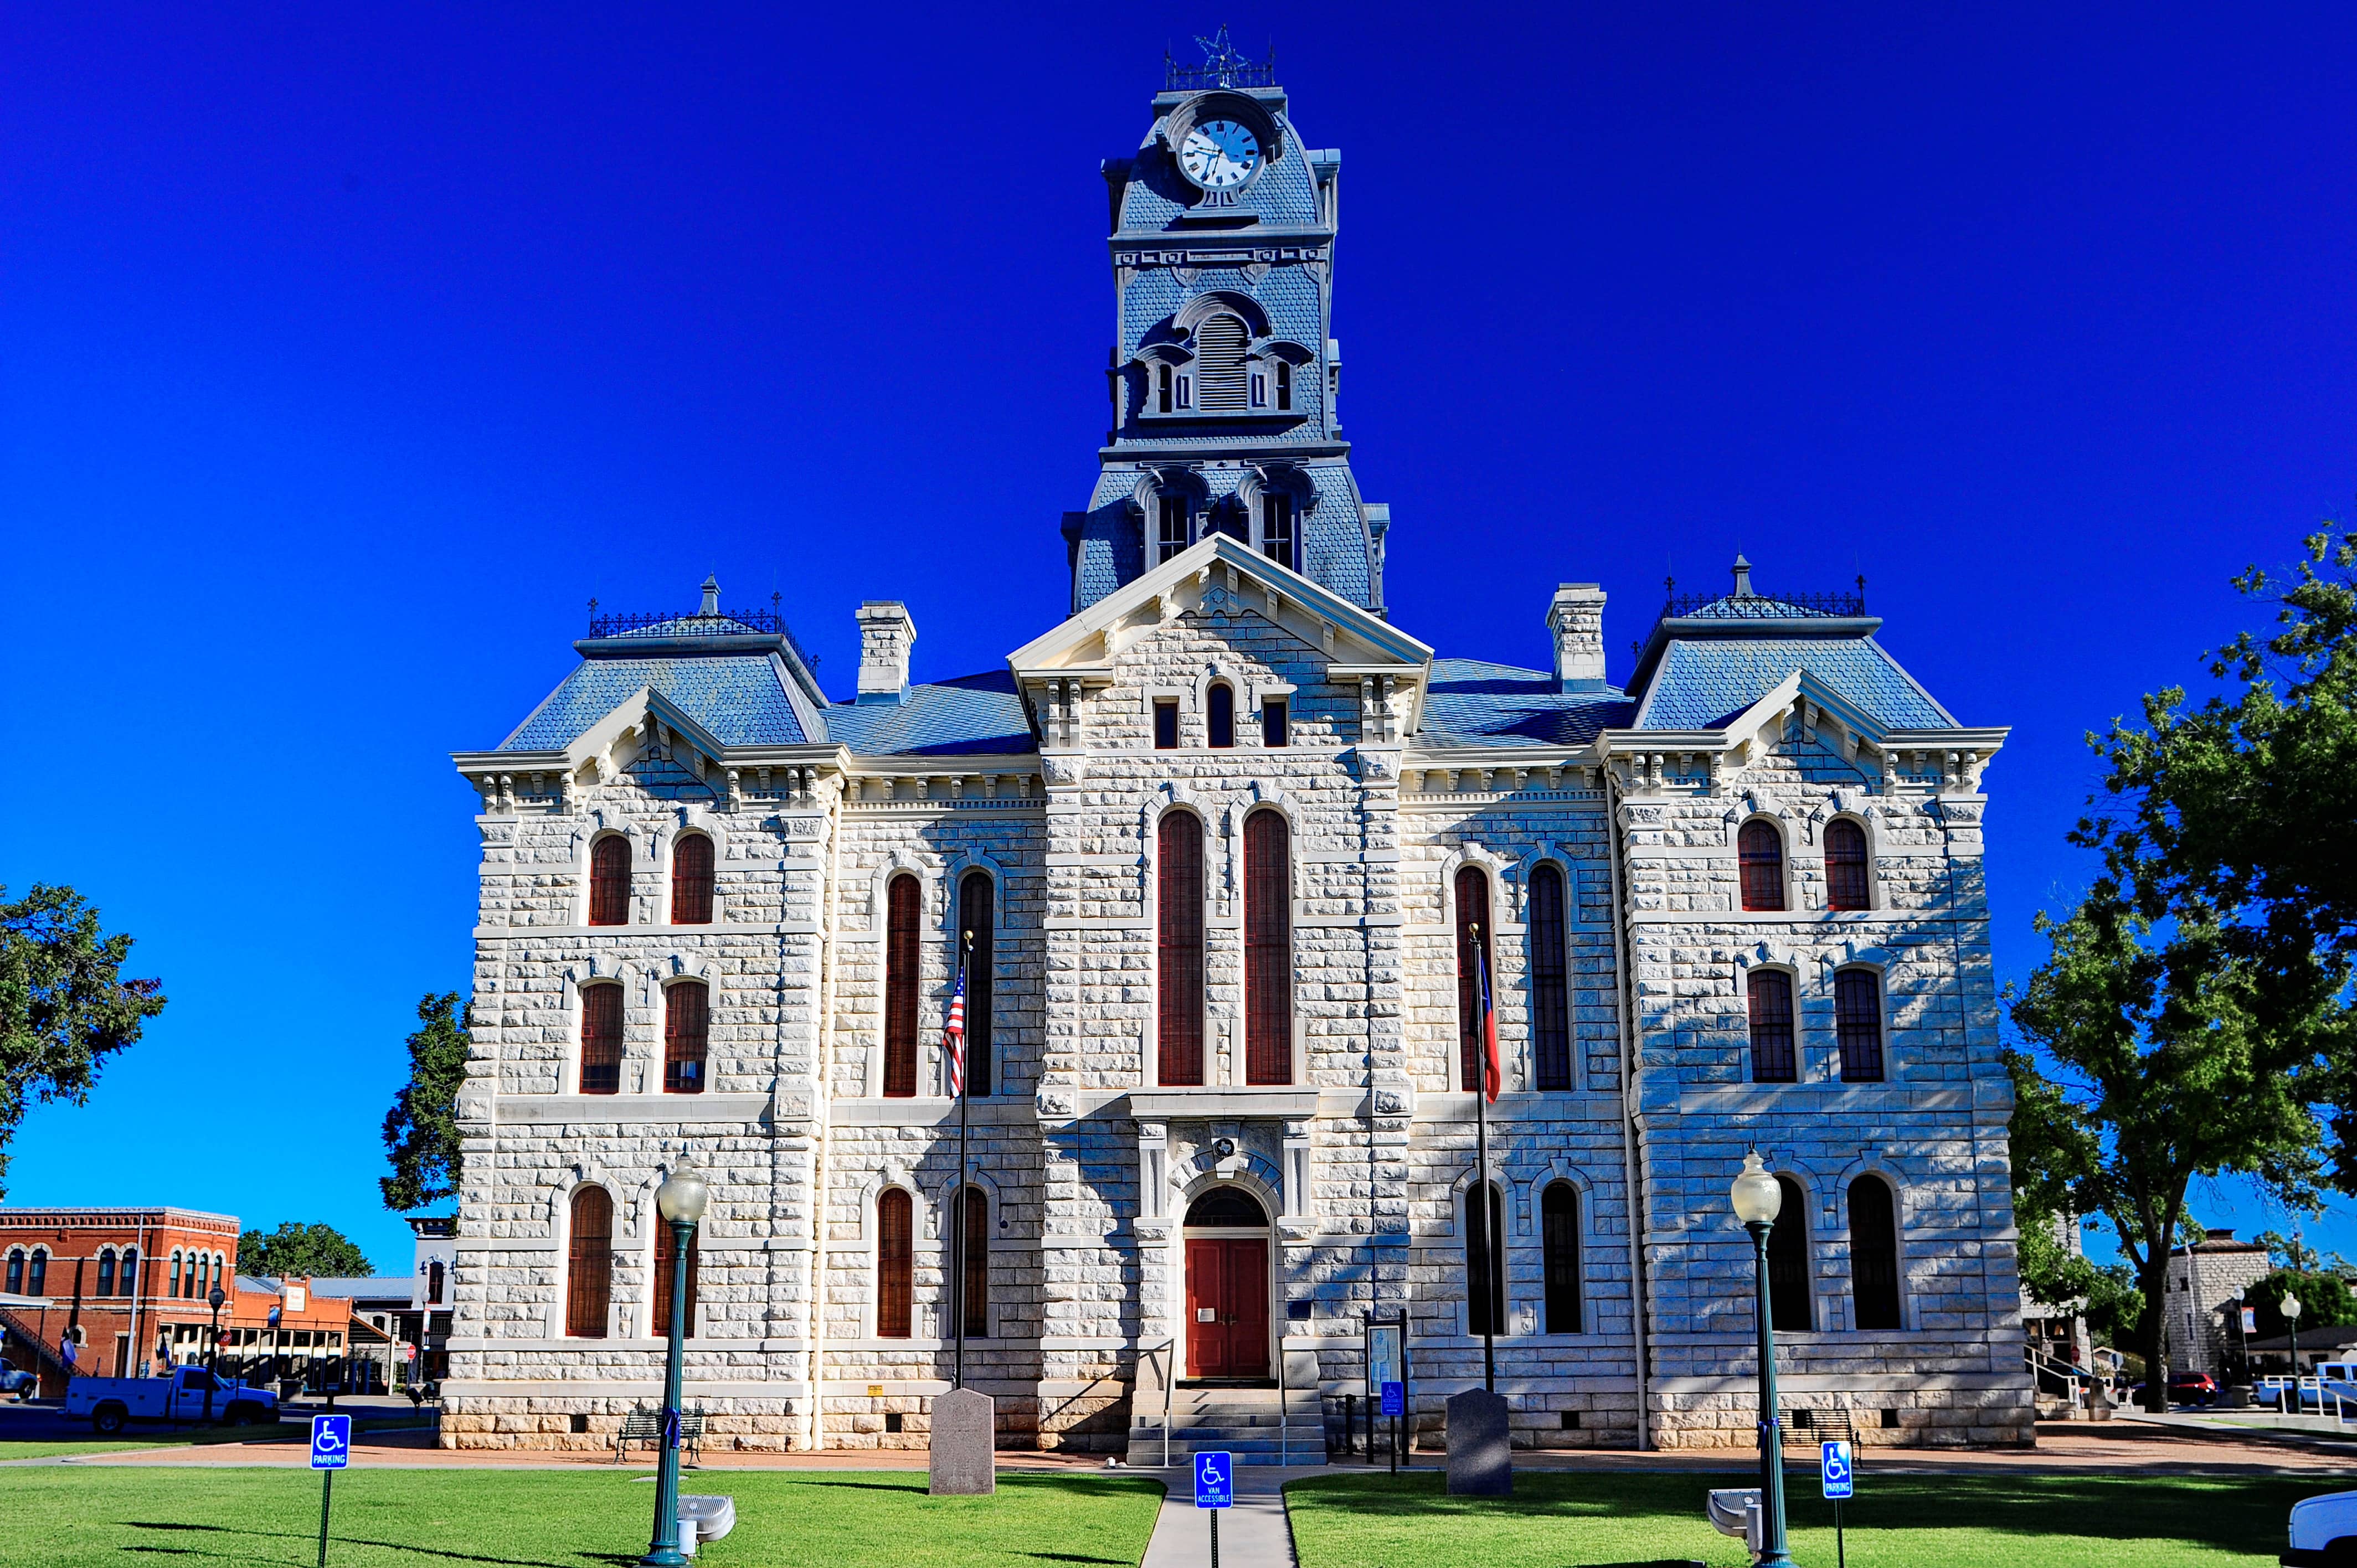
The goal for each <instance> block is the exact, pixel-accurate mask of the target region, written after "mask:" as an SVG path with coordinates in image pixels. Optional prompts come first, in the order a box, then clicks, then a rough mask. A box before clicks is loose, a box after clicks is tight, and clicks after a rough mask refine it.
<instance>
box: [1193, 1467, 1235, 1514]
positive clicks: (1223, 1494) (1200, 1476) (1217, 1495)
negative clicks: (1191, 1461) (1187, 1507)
mask: <svg viewBox="0 0 2357 1568" xmlns="http://www.w3.org/2000/svg"><path fill="white" fill-rule="evenodd" d="M1234 1476H1235V1456H1234V1455H1232V1454H1198V1455H1195V1506H1196V1507H1197V1508H1199V1509H1223V1508H1226V1507H1227V1506H1228V1503H1229V1500H1230V1499H1231V1498H1233V1497H1234V1496H1235V1487H1233V1485H1232V1480H1233V1478H1234Z"/></svg>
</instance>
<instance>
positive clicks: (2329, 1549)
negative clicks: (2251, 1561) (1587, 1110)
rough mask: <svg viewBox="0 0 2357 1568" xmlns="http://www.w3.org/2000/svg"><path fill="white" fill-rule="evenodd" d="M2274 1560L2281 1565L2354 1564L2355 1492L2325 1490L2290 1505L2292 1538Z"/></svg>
mask: <svg viewBox="0 0 2357 1568" xmlns="http://www.w3.org/2000/svg"><path fill="white" fill-rule="evenodd" d="M2276 1561H2277V1562H2278V1563H2282V1564H2283V1565H2284V1568H2352V1565H2357V1492H2327V1493H2326V1494H2324V1496H2322V1497H2319V1498H2300V1499H2299V1501H2298V1502H2296V1503H2294V1504H2292V1505H2291V1539H2290V1541H2289V1542H2288V1543H2287V1545H2286V1546H2285V1548H2284V1552H2283V1555H2282V1556H2281V1557H2279V1558H2277V1559H2276Z"/></svg>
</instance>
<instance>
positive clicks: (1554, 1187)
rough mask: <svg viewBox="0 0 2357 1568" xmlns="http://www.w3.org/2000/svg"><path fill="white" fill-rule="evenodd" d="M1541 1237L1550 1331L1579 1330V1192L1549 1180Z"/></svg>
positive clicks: (1542, 1205)
mask: <svg viewBox="0 0 2357 1568" xmlns="http://www.w3.org/2000/svg"><path fill="white" fill-rule="evenodd" d="M1539 1241H1540V1244H1541V1247H1542V1249H1543V1251H1544V1253H1545V1257H1546V1331H1547V1332H1548V1333H1549V1334H1577V1333H1578V1332H1579V1192H1578V1189H1577V1188H1576V1187H1573V1186H1572V1185H1571V1183H1569V1182H1567V1181H1559V1182H1554V1183H1551V1184H1549V1186H1548V1187H1547V1189H1546V1192H1545V1193H1544V1195H1543V1196H1542V1197H1540V1198H1539Z"/></svg>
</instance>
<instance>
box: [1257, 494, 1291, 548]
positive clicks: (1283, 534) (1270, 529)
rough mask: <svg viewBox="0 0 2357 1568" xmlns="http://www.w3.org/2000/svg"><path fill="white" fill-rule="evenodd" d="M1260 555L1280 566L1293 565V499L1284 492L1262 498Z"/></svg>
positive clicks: (1265, 495)
mask: <svg viewBox="0 0 2357 1568" xmlns="http://www.w3.org/2000/svg"><path fill="white" fill-rule="evenodd" d="M1260 553H1262V554H1264V555H1265V556H1267V557H1268V558H1269V559H1270V560H1272V561H1274V562H1275V563H1276V564H1278V565H1280V566H1290V565H1292V564H1293V498H1292V497H1291V496H1288V495H1286V494H1285V493H1283V492H1282V491H1278V490H1270V491H1268V492H1266V493H1265V494H1264V495H1263V496H1262V497H1261V498H1260Z"/></svg>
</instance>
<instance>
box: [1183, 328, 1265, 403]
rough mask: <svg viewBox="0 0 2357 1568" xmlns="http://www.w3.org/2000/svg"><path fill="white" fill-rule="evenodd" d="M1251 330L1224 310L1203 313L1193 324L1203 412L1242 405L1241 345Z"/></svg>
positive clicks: (1243, 388)
mask: <svg viewBox="0 0 2357 1568" xmlns="http://www.w3.org/2000/svg"><path fill="white" fill-rule="evenodd" d="M1250 340H1251V334H1250V333H1248V332H1246V331H1245V330H1244V324H1243V322H1242V321H1240V320H1238V319H1237V318H1236V317H1232V316H1229V315H1227V314H1225V313H1224V312H1223V313H1222V314H1219V315H1216V316H1207V317H1204V318H1203V319H1202V321H1201V322H1200V323H1199V324H1198V325H1197V326H1196V328H1195V378H1196V381H1197V382H1198V384H1199V385H1200V390H1201V395H1202V407H1203V410H1204V412H1205V413H1224V412H1226V411H1228V410H1232V409H1241V408H1243V406H1244V395H1245V391H1246V388H1245V385H1244V345H1245V344H1246V343H1247V342H1249V341H1250Z"/></svg>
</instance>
